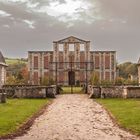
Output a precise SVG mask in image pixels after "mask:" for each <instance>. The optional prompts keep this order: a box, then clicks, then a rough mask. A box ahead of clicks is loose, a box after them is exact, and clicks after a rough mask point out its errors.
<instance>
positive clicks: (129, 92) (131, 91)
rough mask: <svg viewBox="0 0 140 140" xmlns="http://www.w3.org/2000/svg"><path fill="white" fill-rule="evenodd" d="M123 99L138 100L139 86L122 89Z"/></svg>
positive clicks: (139, 95) (139, 94) (139, 96)
mask: <svg viewBox="0 0 140 140" xmlns="http://www.w3.org/2000/svg"><path fill="white" fill-rule="evenodd" d="M123 97H124V98H140V87H139V86H137V87H135V86H129V87H124V90H123Z"/></svg>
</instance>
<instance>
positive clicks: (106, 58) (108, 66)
mask: <svg viewBox="0 0 140 140" xmlns="http://www.w3.org/2000/svg"><path fill="white" fill-rule="evenodd" d="M105 69H110V55H105Z"/></svg>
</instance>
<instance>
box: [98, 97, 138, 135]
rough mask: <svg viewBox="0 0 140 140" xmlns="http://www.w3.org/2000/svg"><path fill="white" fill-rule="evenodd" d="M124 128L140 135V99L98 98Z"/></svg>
mask: <svg viewBox="0 0 140 140" xmlns="http://www.w3.org/2000/svg"><path fill="white" fill-rule="evenodd" d="M96 101H97V102H99V103H101V104H103V106H105V108H107V110H109V111H110V112H111V113H112V114H113V116H114V117H115V118H116V120H117V121H118V123H119V124H120V125H121V126H123V127H124V128H126V129H128V130H131V131H132V132H135V133H136V134H138V135H140V99H97V100H96Z"/></svg>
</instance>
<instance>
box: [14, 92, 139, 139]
mask: <svg viewBox="0 0 140 140" xmlns="http://www.w3.org/2000/svg"><path fill="white" fill-rule="evenodd" d="M15 140H139V138H137V137H135V136H133V135H131V134H130V133H128V132H126V131H124V130H121V129H120V128H118V127H117V126H116V125H114V124H113V122H112V120H111V119H110V117H109V116H108V114H107V112H106V111H105V110H104V109H103V108H102V107H101V106H100V105H99V104H97V103H96V102H94V101H93V100H92V99H88V97H87V95H81V94H73V95H72V94H68V95H59V96H58V97H57V98H56V99H55V100H54V102H53V104H51V105H50V106H49V107H48V109H47V110H46V112H45V113H44V114H43V115H41V116H40V117H39V118H38V119H36V120H35V123H34V124H33V126H32V127H31V129H30V130H29V131H28V133H27V134H25V135H24V136H21V137H18V138H16V139H15Z"/></svg>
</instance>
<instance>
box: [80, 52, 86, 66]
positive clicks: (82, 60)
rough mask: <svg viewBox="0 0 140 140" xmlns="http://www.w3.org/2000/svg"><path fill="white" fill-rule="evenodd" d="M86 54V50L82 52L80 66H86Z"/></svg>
mask: <svg viewBox="0 0 140 140" xmlns="http://www.w3.org/2000/svg"><path fill="white" fill-rule="evenodd" d="M84 62H85V54H84V52H81V53H80V68H85V63H84Z"/></svg>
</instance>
